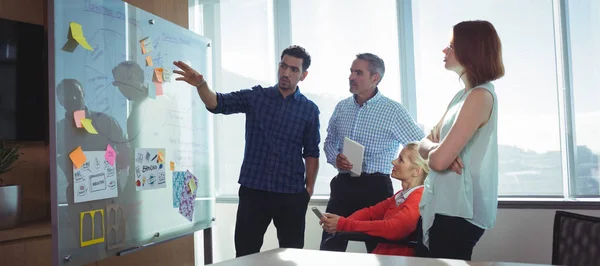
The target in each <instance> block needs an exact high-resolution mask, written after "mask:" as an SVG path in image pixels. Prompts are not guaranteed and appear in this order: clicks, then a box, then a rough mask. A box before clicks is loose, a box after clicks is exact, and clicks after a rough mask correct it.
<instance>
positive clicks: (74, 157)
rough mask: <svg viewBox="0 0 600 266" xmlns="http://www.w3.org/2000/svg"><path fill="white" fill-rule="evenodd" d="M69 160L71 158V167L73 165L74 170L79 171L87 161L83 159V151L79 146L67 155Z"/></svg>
mask: <svg viewBox="0 0 600 266" xmlns="http://www.w3.org/2000/svg"><path fill="white" fill-rule="evenodd" d="M69 158H71V161H72V162H73V165H75V168H77V169H79V168H80V167H81V166H82V165H83V164H84V163H85V161H87V158H86V157H85V154H84V153H83V150H81V146H79V147H77V149H75V150H73V151H72V152H71V153H70V154H69Z"/></svg>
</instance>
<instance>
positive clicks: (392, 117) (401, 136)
mask: <svg viewBox="0 0 600 266" xmlns="http://www.w3.org/2000/svg"><path fill="white" fill-rule="evenodd" d="M344 137H348V138H350V139H352V140H354V141H356V142H358V143H360V144H362V145H363V146H365V153H364V157H363V166H362V171H363V172H364V173H368V174H372V173H376V172H379V173H382V174H389V173H390V172H391V170H392V160H394V159H395V158H397V157H398V150H399V148H400V145H403V146H406V144H407V143H409V142H411V141H418V140H421V139H422V138H424V137H425V134H424V133H423V131H422V130H421V128H419V126H418V125H417V123H416V122H415V121H414V119H413V118H412V117H411V116H410V114H409V113H408V111H406V108H404V106H402V104H400V103H398V102H396V101H393V100H391V99H389V98H387V97H385V96H383V95H382V94H381V93H380V92H379V90H378V91H377V93H376V94H375V96H373V98H371V99H369V100H368V101H366V102H365V103H364V104H363V106H360V105H358V103H356V100H355V99H354V97H353V96H352V97H349V98H346V99H344V100H342V101H340V102H339V103H338V105H337V106H336V107H335V110H334V111H333V114H332V115H331V119H330V120H329V126H328V127H327V138H326V139H325V155H326V156H327V162H328V163H330V164H332V165H333V166H334V167H335V166H336V165H335V158H336V156H337V155H338V154H339V153H343V144H344ZM340 172H345V171H340Z"/></svg>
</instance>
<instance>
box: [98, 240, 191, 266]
mask: <svg viewBox="0 0 600 266" xmlns="http://www.w3.org/2000/svg"><path fill="white" fill-rule="evenodd" d="M194 264H195V262H194V235H190V236H186V237H182V238H180V239H176V240H172V241H169V242H166V243H163V244H160V245H157V246H151V247H148V248H145V249H142V250H140V251H138V252H134V253H131V254H128V255H125V256H122V257H111V258H108V259H105V260H103V261H99V262H96V265H95V266H125V265H127V266H138V265H139V266H143V265H156V266H159V265H165V266H166V265H181V266H187V265H189V266H194ZM90 266H91V265H90Z"/></svg>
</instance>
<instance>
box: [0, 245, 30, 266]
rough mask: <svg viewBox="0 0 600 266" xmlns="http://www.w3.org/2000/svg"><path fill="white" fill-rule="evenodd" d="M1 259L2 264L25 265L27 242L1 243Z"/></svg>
mask: <svg viewBox="0 0 600 266" xmlns="http://www.w3.org/2000/svg"><path fill="white" fill-rule="evenodd" d="M0 260H2V261H1V263H2V265H4V263H7V265H14V266H23V265H25V244H24V243H23V242H9V243H8V244H3V243H0Z"/></svg>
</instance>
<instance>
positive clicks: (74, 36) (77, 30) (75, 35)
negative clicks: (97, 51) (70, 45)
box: [69, 22, 94, 51]
mask: <svg viewBox="0 0 600 266" xmlns="http://www.w3.org/2000/svg"><path fill="white" fill-rule="evenodd" d="M69 39H71V40H75V41H76V42H77V43H79V45H81V46H82V47H83V48H85V49H88V50H90V51H94V49H93V48H92V46H90V44H89V43H88V42H87V40H86V39H85V36H84V34H83V28H82V27H81V24H79V23H77V22H71V23H69Z"/></svg>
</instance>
